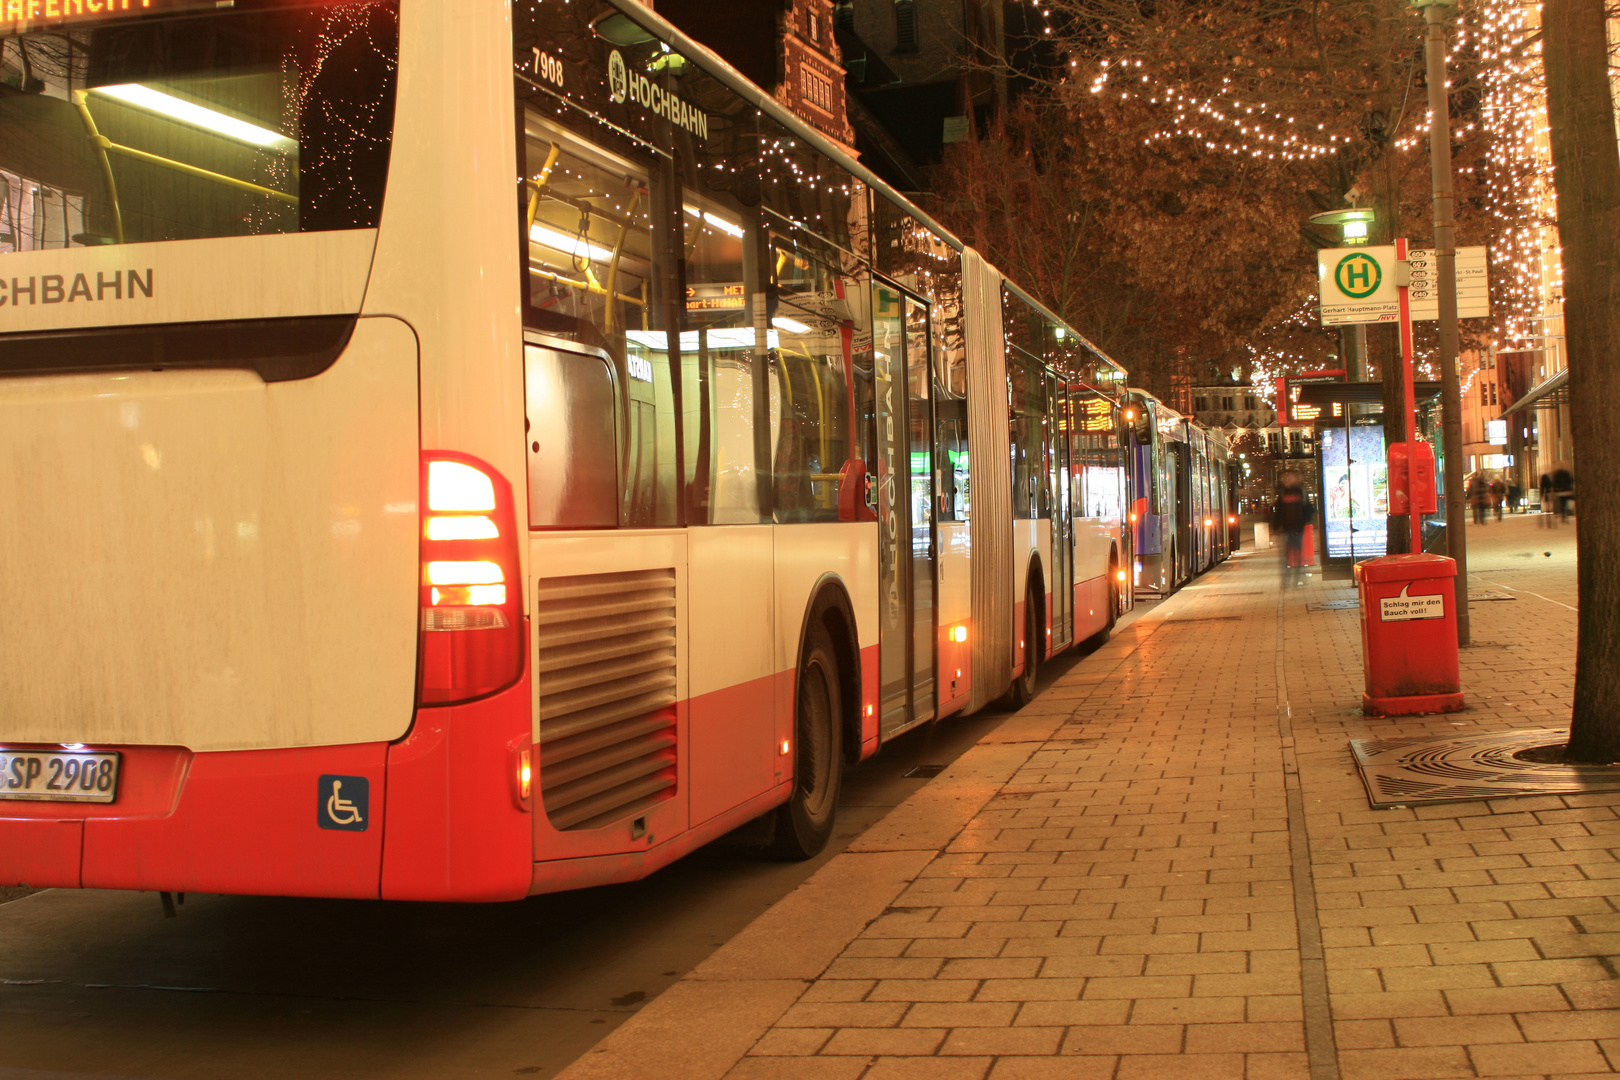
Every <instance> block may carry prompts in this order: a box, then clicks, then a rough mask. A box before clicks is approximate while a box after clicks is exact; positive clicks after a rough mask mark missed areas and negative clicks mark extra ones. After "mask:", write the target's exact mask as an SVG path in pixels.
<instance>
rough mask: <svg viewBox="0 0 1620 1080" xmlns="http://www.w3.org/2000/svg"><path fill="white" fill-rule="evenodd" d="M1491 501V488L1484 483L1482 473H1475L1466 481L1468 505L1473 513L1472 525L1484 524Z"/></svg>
mask: <svg viewBox="0 0 1620 1080" xmlns="http://www.w3.org/2000/svg"><path fill="white" fill-rule="evenodd" d="M1490 501H1491V486H1490V485H1489V484H1487V483H1486V482H1485V476H1484V474H1482V473H1475V474H1474V478H1473V479H1472V480H1470V481H1468V505H1469V507H1470V508H1472V509H1473V511H1474V524H1475V525H1483V524H1485V511H1486V509H1487V508H1488V507H1489V505H1490Z"/></svg>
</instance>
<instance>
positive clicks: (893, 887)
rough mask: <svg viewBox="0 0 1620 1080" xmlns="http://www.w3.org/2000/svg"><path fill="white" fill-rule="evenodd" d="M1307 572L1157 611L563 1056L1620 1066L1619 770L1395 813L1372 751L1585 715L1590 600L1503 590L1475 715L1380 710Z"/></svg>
mask: <svg viewBox="0 0 1620 1080" xmlns="http://www.w3.org/2000/svg"><path fill="white" fill-rule="evenodd" d="M1493 535H1494V536H1496V537H1497V540H1496V542H1497V543H1498V544H1505V545H1507V547H1512V546H1513V545H1514V544H1520V546H1522V543H1521V540H1522V538H1520V537H1519V536H1518V534H1517V533H1512V534H1510V532H1509V530H1508V529H1506V527H1502V531H1501V532H1500V533H1499V534H1493ZM1486 539H1487V538H1482V540H1481V542H1482V543H1484V542H1485V540H1486ZM1471 540H1472V538H1471ZM1505 550H1506V549H1504V551H1505ZM1498 554H1500V555H1501V559H1499V560H1498V561H1499V562H1501V561H1503V560H1509V559H1510V558H1511V557H1513V556H1512V553H1506V554H1504V553H1500V552H1499V553H1498ZM1482 555H1483V556H1489V555H1490V551H1489V550H1485V551H1483V552H1482ZM1483 561H1484V563H1485V564H1486V565H1490V562H1489V558H1485V559H1483ZM1503 565H1506V562H1503ZM1527 565H1528V564H1527ZM1537 573H1542V574H1547V573H1552V570H1551V569H1550V564H1549V567H1545V568H1544V567H1540V566H1539V564H1538V569H1537ZM1276 579H1277V564H1276V560H1275V557H1274V556H1273V555H1271V554H1269V553H1264V554H1254V555H1245V556H1241V557H1239V558H1238V559H1235V560H1233V561H1232V562H1230V563H1228V564H1226V565H1225V566H1223V567H1221V568H1219V569H1217V570H1216V571H1214V572H1212V573H1211V574H1208V575H1206V576H1205V577H1204V578H1202V579H1200V580H1199V581H1198V582H1196V583H1195V584H1194V585H1192V586H1190V587H1189V588H1186V589H1184V590H1182V591H1181V592H1180V593H1178V594H1176V595H1175V596H1174V597H1172V598H1171V599H1170V600H1169V601H1167V602H1166V603H1164V604H1162V605H1160V606H1159V607H1158V608H1157V609H1155V610H1153V611H1151V612H1149V613H1148V614H1147V615H1146V616H1144V617H1143V618H1141V619H1139V620H1137V621H1136V622H1135V623H1134V624H1132V625H1131V626H1130V627H1129V628H1128V629H1126V630H1124V631H1123V632H1121V633H1120V634H1118V635H1117V636H1116V639H1115V640H1114V641H1113V642H1111V643H1110V644H1109V645H1108V646H1106V647H1105V648H1103V649H1101V650H1099V651H1098V653H1097V654H1095V655H1093V656H1092V657H1090V658H1088V659H1087V660H1086V661H1085V662H1083V663H1081V664H1079V665H1077V666H1076V667H1075V668H1074V669H1072V670H1071V671H1070V672H1069V673H1068V674H1067V675H1066V676H1065V677H1063V678H1062V679H1061V680H1059V681H1058V682H1057V683H1056V684H1055V685H1054V686H1053V687H1051V688H1050V689H1049V690H1048V691H1047V692H1046V693H1045V694H1043V695H1042V696H1041V697H1040V698H1039V699H1038V700H1037V701H1035V702H1034V703H1033V704H1032V705H1030V706H1029V707H1028V708H1026V709H1024V710H1022V711H1021V712H1020V713H1019V714H1018V715H1017V716H1015V717H1013V718H1011V719H1010V720H1009V721H1008V723H1007V724H1005V725H1003V728H1002V731H1001V732H1000V733H998V735H997V736H993V737H992V738H993V739H994V740H995V742H994V744H981V746H980V747H978V748H975V750H976V752H979V753H978V756H976V757H975V755H974V754H973V753H970V754H969V755H968V756H967V757H965V758H964V759H963V762H961V763H959V765H958V767H957V768H956V769H953V772H957V773H959V775H958V776H957V777H956V778H955V780H954V781H953V780H952V776H951V773H947V775H946V776H945V777H942V778H941V779H940V781H936V782H935V784H936V785H941V786H940V787H938V788H937V790H935V791H934V792H932V793H930V791H929V789H924V791H923V792H920V793H919V796H918V797H917V798H916V800H915V801H916V802H917V806H915V807H912V806H911V804H909V803H908V804H907V806H906V807H902V808H901V810H900V811H897V812H896V813H895V814H894V815H891V820H886V821H885V822H884V823H880V825H878V826H877V827H875V828H874V829H873V830H871V832H870V833H868V835H867V836H866V837H863V838H862V839H861V840H860V841H857V843H856V844H855V845H853V846H852V847H851V849H850V851H849V852H847V853H845V854H843V855H840V856H839V857H838V858H836V859H834V860H833V861H832V862H830V863H829V864H828V866H827V867H826V868H825V869H824V870H823V871H822V872H821V873H819V874H818V875H817V877H816V878H814V879H812V880H811V882H809V883H807V885H806V886H805V887H804V888H803V889H801V891H800V893H796V894H794V896H791V897H789V898H788V899H787V900H785V901H784V902H783V903H782V904H781V905H778V909H773V912H771V913H768V914H767V915H766V916H764V917H762V919H761V920H760V921H759V922H758V923H756V924H755V926H754V927H751V928H750V929H749V931H745V932H744V934H743V935H741V936H740V937H739V938H738V939H737V940H736V941H734V942H733V943H731V944H730V945H728V946H727V947H726V948H725V949H722V950H721V952H720V953H719V954H717V956H716V957H715V958H714V960H713V961H711V962H709V963H708V964H705V965H704V966H702V967H700V968H699V969H698V970H697V971H695V972H694V973H693V974H692V975H691V976H689V977H688V978H687V979H686V980H683V981H682V982H681V983H679V984H677V986H676V987H675V988H672V990H671V991H669V992H667V993H666V994H665V995H664V996H663V997H661V998H659V999H658V1000H656V1001H654V1002H653V1003H651V1004H650V1005H649V1006H648V1007H647V1008H646V1009H645V1010H643V1012H642V1013H641V1014H640V1015H638V1016H637V1018H636V1019H635V1020H633V1021H631V1022H630V1023H629V1024H627V1025H625V1027H624V1028H622V1029H620V1031H618V1032H616V1033H615V1034H614V1035H612V1036H610V1037H609V1038H608V1039H606V1040H604V1042H603V1043H602V1044H600V1045H599V1046H598V1048H597V1049H596V1050H595V1051H594V1052H593V1053H592V1054H590V1055H587V1056H586V1057H585V1058H583V1059H581V1060H580V1061H579V1062H578V1063H576V1064H575V1065H574V1066H573V1067H572V1068H571V1069H569V1070H568V1071H567V1072H566V1073H565V1074H564V1076H566V1077H568V1078H569V1080H594V1078H598V1077H604V1078H605V1077H639V1076H650V1075H661V1076H666V1077H675V1078H683V1077H688V1076H689V1077H693V1078H698V1077H714V1078H715V1080H719V1078H720V1077H725V1078H726V1080H798V1078H804V1080H858V1078H859V1080H899V1078H905V1077H918V1078H923V1077H926V1078H929V1080H955V1078H964V1080H966V1078H972V1080H980V1078H986V1077H988V1078H991V1080H1014V1078H1037V1077H1064V1078H1068V1080H1092V1078H1096V1080H1176V1078H1181V1077H1186V1078H1197V1080H1228V1078H1231V1080H1294V1078H1298V1080H1334V1078H1338V1080H1430V1078H1443V1077H1472V1076H1492V1077H1557V1078H1560V1080H1572V1078H1575V1077H1590V1076H1611V1075H1613V1074H1614V1073H1615V1072H1617V1071H1620V981H1616V976H1617V972H1616V961H1615V957H1616V954H1617V953H1620V913H1617V912H1620V861H1617V860H1616V850H1617V848H1620V814H1617V811H1620V793H1615V794H1611V795H1588V796H1580V797H1568V798H1550V797H1538V798H1526V799H1503V800H1496V801H1491V802H1471V803H1460V804H1453V805H1444V806H1434V807H1427V808H1419V809H1414V810H1390V811H1372V810H1369V809H1368V804H1367V799H1366V795H1365V793H1364V791H1363V789H1362V786H1361V783H1360V780H1359V777H1358V776H1357V774H1356V772H1355V770H1354V767H1353V765H1352V763H1351V759H1350V756H1349V753H1348V749H1347V747H1346V742H1347V740H1349V739H1351V738H1358V737H1367V736H1374V737H1380V736H1398V735H1423V734H1450V733H1453V732H1456V731H1466V730H1502V729H1508V728H1515V727H1535V726H1543V725H1548V726H1551V725H1556V724H1559V723H1562V722H1567V717H1568V705H1567V703H1568V701H1569V695H1570V682H1571V677H1572V673H1571V668H1572V664H1573V660H1572V657H1573V653H1574V633H1575V628H1574V615H1573V613H1572V611H1570V610H1569V609H1568V608H1567V607H1565V606H1562V605H1561V604H1559V603H1555V602H1553V601H1552V600H1544V599H1541V598H1540V597H1537V596H1531V595H1528V594H1526V595H1522V596H1521V598H1520V599H1518V600H1514V601H1510V602H1494V603H1481V604H1476V605H1473V618H1474V638H1475V641H1476V643H1477V644H1476V645H1475V647H1473V648H1470V649H1468V650H1465V652H1464V653H1463V681H1464V690H1465V692H1466V693H1468V695H1469V701H1470V709H1469V710H1468V711H1467V712H1464V713H1460V714H1452V715H1449V716H1432V717H1418V718H1405V719H1401V720H1382V721H1380V720H1368V719H1365V718H1363V717H1362V716H1361V714H1360V711H1359V701H1360V692H1361V661H1360V642H1359V624H1358V622H1357V619H1358V613H1357V612H1356V611H1355V610H1353V609H1352V610H1327V611H1321V610H1319V611H1310V610H1308V609H1307V603H1308V602H1310V601H1319V600H1323V599H1330V598H1335V599H1336V598H1340V597H1348V596H1352V595H1353V593H1351V592H1349V591H1342V590H1347V589H1348V583H1338V582H1335V583H1328V584H1324V583H1322V582H1321V581H1320V580H1317V579H1313V582H1312V584H1311V585H1309V586H1308V587H1306V588H1304V589H1296V590H1292V591H1290V592H1288V593H1286V594H1283V595H1281V596H1279V594H1278V591H1277V580H1276ZM1501 580H1503V581H1506V580H1507V578H1506V577H1503V578H1501ZM974 770H977V772H976V773H975V772H974ZM953 784H954V786H953ZM930 787H931V788H933V787H934V785H930ZM908 808H909V809H910V811H911V812H910V814H909V815H908V813H907V810H908ZM873 916H875V917H873ZM868 920H869V921H868Z"/></svg>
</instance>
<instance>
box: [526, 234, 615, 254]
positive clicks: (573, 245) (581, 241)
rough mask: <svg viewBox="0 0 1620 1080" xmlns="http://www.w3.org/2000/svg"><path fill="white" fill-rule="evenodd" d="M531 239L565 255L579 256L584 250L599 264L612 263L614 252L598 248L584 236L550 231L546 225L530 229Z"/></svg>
mask: <svg viewBox="0 0 1620 1080" xmlns="http://www.w3.org/2000/svg"><path fill="white" fill-rule="evenodd" d="M529 239H530V240H533V241H534V242H535V243H537V244H542V245H544V246H545V247H548V248H552V249H554V250H556V251H560V252H562V253H563V254H565V255H578V254H579V252H580V249H581V248H583V249H584V250H585V253H586V254H587V255H589V256H590V257H591V258H593V259H595V260H596V261H597V262H612V261H613V252H611V251H609V250H608V249H607V248H604V247H597V246H596V245H595V244H593V243H591V242H590V241H589V240H587V239H585V238H584V237H583V236H569V235H568V234H567V233H562V232H558V231H557V230H556V229H548V228H546V227H545V226H544V225H534V226H531V227H530V228H529Z"/></svg>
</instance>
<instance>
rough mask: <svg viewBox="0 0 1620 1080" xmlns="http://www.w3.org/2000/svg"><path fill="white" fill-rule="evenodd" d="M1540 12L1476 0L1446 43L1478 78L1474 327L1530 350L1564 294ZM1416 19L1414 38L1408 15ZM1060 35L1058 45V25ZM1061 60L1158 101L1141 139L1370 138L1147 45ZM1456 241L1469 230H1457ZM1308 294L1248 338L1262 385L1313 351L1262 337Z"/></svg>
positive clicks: (1104, 85) (1285, 326) (1280, 156)
mask: <svg viewBox="0 0 1620 1080" xmlns="http://www.w3.org/2000/svg"><path fill="white" fill-rule="evenodd" d="M1027 2H1028V9H1029V11H1030V12H1031V13H1032V14H1033V15H1034V16H1036V17H1037V18H1038V19H1039V20H1041V21H1042V22H1043V24H1044V25H1041V26H1039V27H1038V28H1039V29H1040V31H1041V34H1042V36H1043V37H1047V38H1048V39H1052V38H1053V37H1054V29H1055V28H1056V26H1058V25H1060V24H1057V23H1055V22H1054V20H1055V19H1059V18H1061V17H1062V16H1063V14H1064V13H1065V12H1064V8H1065V3H1064V0H1027ZM1538 13H1539V5H1536V4H1530V5H1525V4H1522V3H1519V2H1517V0H1472V2H1468V3H1466V4H1465V6H1464V7H1463V8H1462V10H1461V11H1460V12H1459V13H1458V15H1457V16H1456V17H1455V20H1454V24H1453V27H1452V33H1451V35H1450V36H1451V38H1452V40H1451V41H1450V42H1449V50H1450V53H1451V55H1450V56H1449V57H1448V63H1450V64H1452V65H1454V67H1453V71H1454V84H1455V82H1456V80H1457V78H1458V77H1459V75H1460V74H1464V73H1465V74H1466V76H1467V77H1469V78H1472V79H1473V80H1474V81H1475V83H1476V86H1475V92H1477V93H1478V95H1479V108H1478V110H1477V119H1475V118H1467V119H1462V118H1459V120H1460V122H1457V123H1455V124H1454V126H1453V128H1452V137H1453V140H1454V141H1456V142H1466V141H1469V140H1474V139H1483V140H1484V141H1485V153H1484V154H1483V155H1482V156H1481V159H1480V162H1479V164H1478V165H1477V167H1476V166H1474V165H1471V164H1469V163H1467V162H1466V161H1463V162H1459V163H1458V164H1457V166H1456V168H1455V171H1456V180H1457V184H1458V193H1459V195H1461V196H1463V197H1464V198H1469V197H1475V198H1477V197H1478V194H1479V188H1480V187H1481V186H1483V189H1484V191H1483V195H1484V198H1483V200H1482V202H1483V205H1484V209H1485V218H1486V221H1485V223H1484V224H1485V225H1486V229H1485V230H1483V231H1485V232H1486V233H1487V234H1488V235H1487V236H1486V237H1481V238H1480V239H1485V240H1487V242H1488V247H1489V255H1490V283H1491V297H1492V318H1491V323H1490V325H1489V327H1488V329H1487V330H1486V331H1485V333H1484V334H1483V335H1482V337H1483V338H1484V339H1487V340H1488V341H1489V347H1490V348H1492V349H1494V350H1496V351H1498V352H1511V351H1515V350H1524V349H1533V348H1534V347H1535V344H1536V343H1537V342H1538V341H1540V340H1542V338H1543V337H1544V336H1545V334H1546V330H1545V329H1544V327H1545V322H1546V318H1547V317H1548V315H1549V313H1556V311H1557V308H1556V304H1557V301H1558V298H1559V297H1560V296H1561V294H1562V282H1561V272H1560V268H1559V262H1558V248H1557V241H1556V233H1555V232H1553V231H1552V230H1553V226H1554V225H1555V222H1556V205H1555V202H1554V198H1553V192H1552V187H1551V176H1550V156H1549V153H1548V150H1547V139H1546V127H1547V120H1546V106H1545V100H1544V90H1543V85H1544V84H1543V78H1542V70H1541V47H1540V44H1539V41H1537V40H1536V38H1535V35H1536V33H1537V31H1538V29H1539V25H1538V24H1539V14H1538ZM1067 14H1070V15H1072V14H1073V12H1068V13H1067ZM1413 30H1414V44H1415V35H1416V24H1415V23H1414V27H1413ZM1058 39H1059V40H1060V47H1061V35H1059V36H1058ZM1077 53H1078V50H1077ZM1064 63H1065V64H1066V71H1065V74H1066V79H1065V81H1069V82H1073V83H1075V84H1077V85H1079V86H1083V87H1084V89H1085V90H1087V91H1089V92H1090V94H1092V95H1094V96H1096V97H1098V98H1103V99H1108V100H1117V101H1121V102H1135V103H1136V104H1137V105H1146V106H1148V107H1150V108H1151V109H1154V110H1157V112H1156V114H1155V115H1158V116H1159V117H1160V118H1161V120H1160V123H1159V126H1158V128H1157V130H1154V131H1151V132H1149V133H1148V134H1147V135H1146V136H1145V137H1144V142H1145V143H1146V144H1148V145H1152V144H1155V143H1168V142H1171V141H1182V142H1191V143H1193V144H1194V145H1197V146H1199V147H1201V148H1203V149H1204V150H1207V151H1210V152H1214V153H1222V154H1230V155H1233V156H1237V157H1244V158H1250V159H1261V160H1268V161H1282V162H1298V163H1305V164H1308V163H1311V162H1319V161H1323V160H1324V159H1331V158H1334V157H1336V156H1340V157H1339V160H1348V153H1347V152H1348V151H1351V150H1353V149H1356V148H1357V147H1358V145H1359V144H1360V143H1361V142H1362V140H1364V139H1365V138H1366V135H1365V134H1364V133H1362V132H1360V131H1355V130H1347V129H1348V128H1349V127H1350V125H1351V124H1352V123H1355V122H1357V121H1359V119H1360V118H1359V117H1351V116H1350V115H1349V114H1348V113H1349V111H1348V110H1347V115H1346V119H1345V122H1344V123H1343V124H1341V125H1340V127H1341V130H1339V131H1334V130H1332V127H1333V126H1334V125H1333V123H1332V122H1331V120H1326V119H1321V118H1320V115H1321V106H1322V102H1320V101H1318V102H1317V103H1315V107H1314V109H1312V108H1311V106H1310V105H1308V104H1305V103H1302V104H1301V105H1300V107H1299V108H1300V109H1301V110H1310V111H1313V112H1315V114H1316V115H1314V116H1311V117H1310V118H1308V119H1307V118H1304V117H1302V116H1301V115H1300V114H1299V111H1291V110H1290V108H1289V107H1287V106H1284V105H1279V104H1277V103H1275V102H1269V101H1265V100H1251V99H1250V98H1260V97H1264V95H1259V94H1255V93H1254V92H1253V90H1252V88H1250V90H1249V91H1248V93H1247V95H1246V94H1245V91H1244V89H1243V88H1242V87H1240V85H1239V84H1238V83H1237V82H1236V81H1234V79H1233V78H1232V77H1226V78H1224V79H1223V80H1222V81H1221V83H1220V84H1219V85H1218V86H1217V87H1216V88H1215V89H1214V90H1213V91H1204V92H1198V91H1195V90H1194V89H1192V88H1190V87H1189V86H1187V85H1186V84H1185V83H1184V82H1182V81H1180V80H1177V79H1176V78H1174V77H1173V76H1172V75H1171V74H1170V73H1169V70H1168V69H1166V70H1160V69H1159V68H1157V67H1156V66H1155V63H1154V62H1153V60H1152V58H1151V57H1147V56H1138V55H1115V56H1101V57H1098V56H1096V55H1095V54H1092V55H1090V56H1089V57H1087V58H1085V59H1081V58H1079V57H1078V55H1075V56H1071V57H1069V58H1067V59H1066V60H1065V61H1064ZM1420 93H1421V92H1420ZM1419 100H1421V98H1420V99H1419ZM1430 121H1431V117H1430V115H1429V114H1428V112H1427V111H1426V110H1424V109H1413V110H1411V112H1410V113H1409V114H1407V115H1405V116H1403V117H1402V118H1400V119H1399V120H1398V122H1397V130H1395V131H1391V132H1390V133H1389V143H1390V152H1393V153H1402V154H1405V153H1421V152H1424V149H1425V148H1426V147H1427V144H1428V140H1429V129H1430ZM1341 155H1342V156H1341ZM1470 188H1471V189H1473V190H1469V189H1470ZM1476 235H1477V234H1476ZM1414 239H1417V240H1419V241H1421V239H1422V238H1421V237H1415V238H1414ZM1462 242H1464V243H1469V242H1474V241H1473V240H1472V238H1470V237H1468V236H1464V237H1463V238H1462ZM1313 305H1314V300H1313V301H1312V302H1311V303H1306V304H1303V305H1302V307H1301V309H1300V310H1299V311H1296V312H1294V313H1293V314H1291V315H1290V316H1289V317H1288V318H1287V319H1285V320H1283V322H1282V323H1280V324H1279V325H1278V326H1276V327H1272V328H1268V330H1269V331H1272V332H1270V333H1267V332H1262V333H1261V334H1259V335H1257V343H1256V344H1252V345H1250V346H1249V347H1248V349H1247V352H1248V356H1247V358H1246V360H1247V364H1248V366H1249V367H1250V369H1251V370H1252V371H1253V372H1254V376H1255V380H1256V385H1257V386H1258V387H1265V386H1268V385H1269V382H1268V381H1267V380H1269V379H1270V378H1272V377H1274V376H1275V375H1276V374H1279V373H1282V372H1284V371H1290V370H1299V366H1300V365H1301V364H1310V363H1315V362H1316V358H1311V357H1308V356H1307V355H1306V351H1305V350H1301V349H1299V348H1296V347H1292V346H1286V345H1281V346H1280V345H1278V344H1276V343H1266V344H1260V343H1259V342H1260V341H1261V340H1263V339H1265V338H1268V337H1270V338H1276V337H1279V336H1280V337H1282V338H1283V339H1285V340H1286V339H1287V338H1288V337H1289V334H1288V333H1287V331H1289V330H1290V329H1294V330H1302V329H1304V328H1305V326H1306V324H1309V325H1312V326H1314V325H1315V314H1314V310H1313ZM1296 324H1297V325H1296ZM1476 325H1477V324H1476ZM1484 352H1485V349H1479V350H1478V351H1477V354H1476V355H1475V356H1473V357H1471V358H1468V359H1465V361H1464V364H1463V367H1464V368H1465V371H1464V375H1465V378H1469V380H1470V383H1471V382H1472V376H1473V375H1474V373H1476V372H1477V371H1478V370H1480V369H1483V368H1485V367H1486V361H1485V357H1484ZM1418 354H1419V355H1418V361H1419V366H1420V368H1426V369H1428V370H1429V371H1431V372H1432V371H1433V366H1434V362H1435V360H1436V357H1435V356H1434V355H1433V348H1432V346H1430V345H1429V344H1428V343H1426V342H1425V343H1422V344H1420V345H1419V346H1418ZM1465 391H1466V386H1465Z"/></svg>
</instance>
